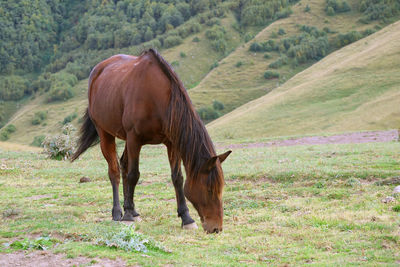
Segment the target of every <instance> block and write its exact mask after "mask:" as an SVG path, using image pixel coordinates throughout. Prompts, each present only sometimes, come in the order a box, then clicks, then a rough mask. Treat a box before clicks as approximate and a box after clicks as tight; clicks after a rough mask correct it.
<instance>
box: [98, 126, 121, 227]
mask: <svg viewBox="0 0 400 267" xmlns="http://www.w3.org/2000/svg"><path fill="white" fill-rule="evenodd" d="M97 132H98V134H99V136H100V147H101V152H102V153H103V156H104V158H105V159H106V160H107V163H108V177H109V178H110V182H111V185H112V190H113V208H112V218H113V220H114V221H119V220H121V218H122V210H121V206H120V204H119V194H118V191H119V190H118V189H119V181H120V173H119V166H118V159H117V151H116V146H115V137H114V136H112V135H110V134H108V133H106V132H105V131H102V130H101V129H97Z"/></svg>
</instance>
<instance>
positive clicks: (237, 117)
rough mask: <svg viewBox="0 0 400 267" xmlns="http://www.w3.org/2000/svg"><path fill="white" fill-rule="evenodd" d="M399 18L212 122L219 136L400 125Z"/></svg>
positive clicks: (246, 136)
mask: <svg viewBox="0 0 400 267" xmlns="http://www.w3.org/2000/svg"><path fill="white" fill-rule="evenodd" d="M399 32H400V22H396V23H394V24H392V25H389V26H387V27H386V28H384V29H382V30H381V31H379V32H377V33H375V34H373V35H371V36H369V37H367V38H365V39H362V40H360V41H358V42H356V43H354V44H351V45H349V46H347V47H344V48H342V49H340V50H339V51H336V52H334V53H332V54H330V55H329V56H327V57H326V58H324V59H322V60H321V61H319V62H318V63H316V64H314V65H313V66H311V67H310V68H308V69H307V70H305V71H303V72H301V73H299V74H298V75H296V76H295V77H293V78H292V79H291V80H289V81H288V82H286V83H285V84H283V85H282V86H281V87H279V88H277V89H275V90H274V91H272V92H271V93H269V94H267V95H265V96H263V97H261V98H259V99H256V100H254V101H252V102H250V103H248V104H246V105H243V106H242V107H240V108H238V109H236V110H235V111H233V112H231V113H229V114H227V115H226V116H224V117H222V118H220V119H218V120H216V121H214V122H212V123H211V124H210V125H209V129H210V131H211V133H213V134H214V135H215V136H217V137H218V138H220V139H224V135H226V134H231V135H232V138H234V139H238V138H244V139H249V138H265V137H269V136H280V135H302V134H318V133H332V132H341V131H359V130H377V129H396V128H398V127H399V126H400V116H399V114H400V109H399V108H400V105H398V100H399V97H400V95H399V92H400V91H399V84H400V76H399V75H397V73H398V70H399V69H400V54H399V53H398V51H399V49H400V45H399V42H397V40H398V39H399V38H400V34H399Z"/></svg>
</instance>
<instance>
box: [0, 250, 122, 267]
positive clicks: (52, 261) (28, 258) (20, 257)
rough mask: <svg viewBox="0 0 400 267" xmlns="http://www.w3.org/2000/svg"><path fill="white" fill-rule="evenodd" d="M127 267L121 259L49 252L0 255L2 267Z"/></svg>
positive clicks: (19, 252)
mask: <svg viewBox="0 0 400 267" xmlns="http://www.w3.org/2000/svg"><path fill="white" fill-rule="evenodd" d="M82 265H86V266H105V267H108V266H110V267H111V266H126V263H125V261H123V260H121V259H116V260H110V259H100V258H86V257H77V258H74V259H68V258H67V257H66V255H65V254H54V253H51V252H48V251H34V252H30V253H25V252H24V251H18V252H14V253H8V254H0V266H35V267H47V266H49V267H53V266H60V267H63V266H82Z"/></svg>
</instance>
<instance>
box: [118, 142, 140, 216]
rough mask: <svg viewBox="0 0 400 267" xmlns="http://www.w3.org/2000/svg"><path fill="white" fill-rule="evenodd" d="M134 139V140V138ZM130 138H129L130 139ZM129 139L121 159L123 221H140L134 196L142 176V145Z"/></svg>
mask: <svg viewBox="0 0 400 267" xmlns="http://www.w3.org/2000/svg"><path fill="white" fill-rule="evenodd" d="M132 139H133V140H132ZM128 140H129V139H128ZM128 140H127V142H126V144H125V150H124V153H123V154H122V157H121V159H120V164H121V172H122V179H123V184H124V211H125V214H124V217H123V218H122V220H123V221H140V220H141V219H140V215H139V213H137V212H136V210H135V203H134V201H133V196H134V193H135V187H136V184H137V182H138V180H139V177H140V172H139V154H140V149H141V145H139V144H138V142H135V139H134V138H131V139H130V140H129V141H128Z"/></svg>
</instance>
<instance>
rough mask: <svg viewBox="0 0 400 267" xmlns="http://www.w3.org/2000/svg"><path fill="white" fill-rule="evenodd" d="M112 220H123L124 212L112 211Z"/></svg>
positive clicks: (119, 210)
mask: <svg viewBox="0 0 400 267" xmlns="http://www.w3.org/2000/svg"><path fill="white" fill-rule="evenodd" d="M112 218H113V221H120V220H121V219H122V210H121V209H120V208H119V209H114V208H113V209H112Z"/></svg>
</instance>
